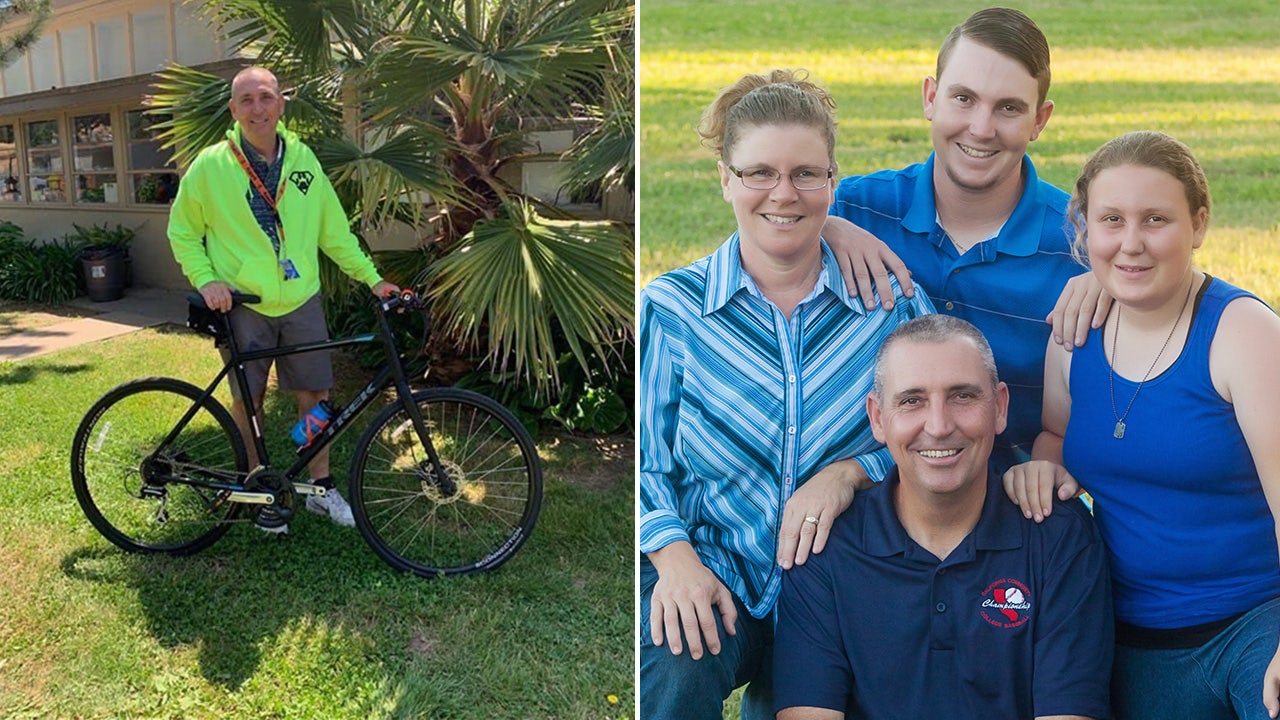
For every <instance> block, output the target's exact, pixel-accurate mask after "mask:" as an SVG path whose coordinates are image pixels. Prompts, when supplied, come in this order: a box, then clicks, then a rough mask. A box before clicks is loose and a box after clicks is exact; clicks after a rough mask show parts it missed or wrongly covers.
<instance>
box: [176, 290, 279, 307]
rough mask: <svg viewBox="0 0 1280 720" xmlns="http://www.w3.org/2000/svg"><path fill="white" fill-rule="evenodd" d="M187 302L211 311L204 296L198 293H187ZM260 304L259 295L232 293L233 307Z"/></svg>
mask: <svg viewBox="0 0 1280 720" xmlns="http://www.w3.org/2000/svg"><path fill="white" fill-rule="evenodd" d="M187 302H189V303H191V304H192V305H195V306H196V307H202V308H204V309H206V310H208V309H209V306H208V305H206V304H205V302H204V296H203V295H201V294H200V293H198V292H193V293H187ZM260 302H262V298H261V297H260V296H258V295H251V294H249V293H242V292H236V291H234V290H233V291H231V307H235V306H236V305H244V304H245V303H249V304H253V303H260Z"/></svg>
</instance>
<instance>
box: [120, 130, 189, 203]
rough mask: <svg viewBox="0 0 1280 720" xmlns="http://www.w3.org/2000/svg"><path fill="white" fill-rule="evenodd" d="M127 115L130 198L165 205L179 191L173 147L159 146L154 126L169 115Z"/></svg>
mask: <svg viewBox="0 0 1280 720" xmlns="http://www.w3.org/2000/svg"><path fill="white" fill-rule="evenodd" d="M127 118H128V123H129V167H128V171H127V172H128V175H129V192H130V197H131V198H132V200H133V202H135V203H137V204H139V205H168V204H170V203H172V202H173V196H174V195H176V194H177V193H178V174H177V173H176V172H174V171H173V150H171V149H164V148H161V147H160V141H159V140H158V139H157V137H156V136H157V134H158V133H157V131H156V130H155V129H154V127H155V125H156V124H157V123H160V122H163V121H164V120H166V119H168V117H167V116H158V117H157V116H154V115H151V114H148V113H147V112H146V111H143V110H130V111H129V113H128V114H127Z"/></svg>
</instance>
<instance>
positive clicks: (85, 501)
mask: <svg viewBox="0 0 1280 720" xmlns="http://www.w3.org/2000/svg"><path fill="white" fill-rule="evenodd" d="M202 394H203V391H202V390H200V389H199V388H197V387H196V386H194V385H191V384H189V383H185V382H182V381H181V380H174V379H171V378H147V379H144V380H135V381H133V382H129V383H125V384H123V385H120V386H119V387H116V388H115V389H113V390H111V391H110V392H108V393H107V394H106V395H104V396H102V399H100V400H98V402H96V403H94V404H93V407H91V408H89V412H88V413H87V414H86V415H85V417H84V420H83V421H82V422H81V423H80V427H79V429H77V430H76V435H75V439H74V440H73V441H72V445H71V483H72V485H73V486H74V487H75V491H76V500H78V501H79V502H80V507H81V509H83V510H84V514H85V516H86V517H88V518H89V522H91V523H93V526H94V527H95V528H97V529H98V532H100V533H102V535H103V536H104V537H106V538H107V539H108V540H110V541H111V542H112V543H115V544H116V545H117V546H119V547H121V548H123V549H125V550H128V551H130V552H164V553H169V554H171V555H187V554H190V553H194V552H197V551H199V550H202V549H204V548H206V547H208V546H209V545H210V544H212V543H213V542H214V541H215V540H217V539H218V538H220V537H222V535H223V534H225V533H226V532H227V530H228V528H229V527H230V525H229V524H228V521H229V520H231V519H232V518H234V517H235V515H236V513H237V510H238V509H239V506H238V505H237V504H236V503H233V502H230V501H229V500H228V499H227V493H226V492H225V491H218V490H214V489H212V488H209V487H205V486H202V485H201V483H207V482H218V481H220V482H222V483H226V482H236V481H243V478H244V473H245V471H246V470H247V469H248V467H249V460H248V456H247V454H246V452H245V448H244V441H243V440H242V439H241V437H240V431H239V430H238V429H237V428H236V424H235V421H234V420H232V419H231V413H229V412H227V409H226V408H224V407H223V406H222V405H221V404H219V403H218V402H217V401H215V400H213V399H212V398H208V399H206V400H205V401H204V402H202V403H198V404H197V402H196V401H197V400H199V399H200V396H201V395H202ZM193 407H194V408H195V414H194V415H193V416H192V417H191V418H190V419H189V420H188V421H187V422H186V423H184V424H182V425H181V427H180V428H179V423H180V422H181V421H182V418H183V416H184V415H185V414H186V413H187V412H188V411H189V410H191V409H192V408H193ZM175 428H179V429H178V432H177V435H176V436H175V437H174V439H173V440H172V441H171V442H169V443H167V444H165V445H164V446H163V447H161V444H162V443H163V441H164V439H165V438H166V437H168V435H169V433H170V432H172V431H173V430H174V429H175Z"/></svg>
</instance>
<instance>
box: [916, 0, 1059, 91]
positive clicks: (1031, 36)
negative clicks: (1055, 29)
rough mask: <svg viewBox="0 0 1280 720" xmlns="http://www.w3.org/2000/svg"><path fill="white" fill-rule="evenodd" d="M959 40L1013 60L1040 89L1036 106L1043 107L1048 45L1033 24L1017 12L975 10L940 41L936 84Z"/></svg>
mask: <svg viewBox="0 0 1280 720" xmlns="http://www.w3.org/2000/svg"><path fill="white" fill-rule="evenodd" d="M961 38H968V39H969V40H972V41H974V42H976V43H978V44H979V45H983V46H986V47H989V48H991V49H992V50H995V51H996V52H998V53H1000V54H1001V55H1007V56H1009V57H1011V58H1013V59H1014V60H1017V61H1018V62H1019V63H1020V64H1021V65H1022V67H1024V68H1026V69H1027V72H1028V73H1030V74H1031V77H1033V78H1035V79H1036V82H1037V83H1038V84H1039V86H1040V99H1039V101H1038V102H1037V103H1036V106H1037V107H1039V106H1040V105H1043V104H1044V100H1045V98H1047V97H1049V79H1050V74H1049V41H1048V39H1046V38H1045V36H1044V33H1043V32H1040V27H1039V26H1038V25H1036V23H1035V21H1034V20H1032V19H1031V18H1029V17H1027V16H1026V14H1024V13H1022V12H1019V11H1017V10H1013V9H1011V8H1001V7H993V8H987V9H985V10H979V11H978V12H976V13H974V14H972V15H970V16H969V17H968V18H967V19H966V20H965V21H964V22H962V23H960V24H959V25H957V26H955V27H954V28H952V29H951V33H950V34H949V35H947V39H946V40H943V41H942V47H941V48H940V49H939V50H938V67H937V70H936V71H935V72H936V73H937V74H936V75H934V78H935V79H936V80H938V81H939V82H941V81H942V71H943V69H944V68H946V66H947V60H948V59H950V57H951V51H952V50H953V49H955V45H956V43H957V42H959V41H960V39H961Z"/></svg>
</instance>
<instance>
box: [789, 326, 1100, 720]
mask: <svg viewBox="0 0 1280 720" xmlns="http://www.w3.org/2000/svg"><path fill="white" fill-rule="evenodd" d="M1008 402H1009V392H1008V388H1007V387H1006V386H1005V384H1004V383H1003V382H1000V381H999V378H998V376H997V373H996V366H995V360H994V358H993V356H992V353H991V348H990V346H989V345H988V344H987V342H986V340H985V338H983V336H982V334H981V333H980V332H978V330H977V329H976V328H974V327H973V325H971V324H969V323H967V322H965V321H964V320H960V319H958V318H955V317H951V316H947V315H940V314H939V315H929V316H925V317H920V318H917V319H915V320H912V321H910V322H908V323H906V324H904V325H902V326H900V327H898V328H897V329H896V330H895V331H894V332H893V333H892V334H891V335H890V336H889V337H888V338H887V339H886V340H885V342H884V344H883V345H882V346H881V348H880V351H879V354H878V355H877V357H876V365H875V389H874V391H873V392H872V394H871V395H870V396H868V398H867V412H868V414H869V416H870V419H871V428H872V431H873V433H874V434H875V437H876V439H877V440H879V441H881V442H883V443H885V444H886V445H887V446H888V447H889V451H890V453H891V454H892V455H893V459H894V460H895V461H896V462H897V463H898V467H897V469H896V470H895V471H894V472H893V473H891V474H890V475H889V477H888V478H887V479H886V480H885V481H884V482H883V483H881V484H880V485H877V486H876V487H874V488H872V489H870V490H865V491H863V492H861V493H859V494H858V495H857V496H856V497H855V498H854V503H853V505H852V506H851V507H850V508H849V510H848V511H846V512H845V513H844V514H843V515H842V516H840V517H839V518H837V519H836V521H835V525H834V526H833V527H832V529H831V535H830V537H829V539H828V540H827V547H826V550H825V551H823V552H822V553H821V554H819V555H813V556H811V557H810V558H809V561H808V562H807V563H805V564H804V565H797V566H795V567H794V568H793V569H791V570H789V571H787V572H786V574H785V575H784V576H783V583H782V596H781V598H780V600H779V603H778V621H777V627H776V635H775V641H774V656H773V667H774V704H775V708H776V709H778V710H779V712H778V718H779V720H836V719H839V718H844V717H846V716H849V717H854V718H872V719H875V720H891V719H898V718H900V719H901V720H920V719H923V718H947V719H948V720H965V719H967V718H973V719H974V720H977V719H979V718H981V719H983V720H987V719H989V718H1002V719H1004V718H1010V719H1018V720H1023V719H1029V718H1033V717H1034V718H1106V717H1108V716H1109V708H1108V693H1109V684H1110V679H1111V658H1112V652H1113V647H1112V643H1113V637H1114V629H1113V627H1112V622H1113V620H1112V609H1111V588H1110V585H1109V580H1108V574H1107V568H1106V552H1105V549H1104V547H1103V544H1102V539H1101V537H1100V536H1099V534H1098V531H1097V529H1096V528H1095V527H1094V524H1093V520H1092V518H1091V517H1090V516H1089V514H1088V512H1087V511H1085V509H1084V508H1083V507H1082V506H1081V505H1080V503H1079V502H1078V501H1074V500H1073V501H1071V502H1068V503H1061V502H1058V504H1057V506H1056V507H1055V509H1054V512H1053V514H1052V515H1050V516H1049V517H1047V518H1045V519H1044V522H1043V523H1040V524H1036V523H1035V522H1032V521H1031V520H1028V519H1026V518H1024V517H1023V516H1022V513H1021V511H1020V510H1019V509H1018V507H1017V506H1016V505H1014V504H1013V503H1010V502H1008V501H1007V500H1006V499H1005V495H1004V492H1003V491H1002V489H1001V486H1000V480H999V478H998V477H996V476H995V475H994V474H993V473H992V472H991V471H990V469H989V467H988V459H989V458H988V456H989V455H990V453H991V448H992V445H993V443H994V440H995V437H996V434H997V433H998V432H999V431H1000V430H1002V429H1004V426H1005V422H1006V419H1007V414H1006V410H1007V407H1008Z"/></svg>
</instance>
